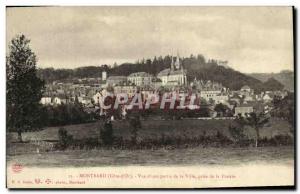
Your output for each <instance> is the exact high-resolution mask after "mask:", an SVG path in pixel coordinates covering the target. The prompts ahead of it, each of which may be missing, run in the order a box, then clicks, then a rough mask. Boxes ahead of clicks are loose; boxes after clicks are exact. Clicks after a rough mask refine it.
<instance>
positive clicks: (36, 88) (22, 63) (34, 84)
mask: <svg viewBox="0 0 300 194" xmlns="http://www.w3.org/2000/svg"><path fill="white" fill-rule="evenodd" d="M29 42H30V40H29V39H27V38H26V37H25V36H24V35H19V36H16V37H15V38H14V39H12V41H11V42H10V45H9V55H8V56H7V60H6V76H7V78H6V79H7V83H6V84H7V85H6V97H7V100H6V106H7V129H8V130H9V131H16V132H17V133H18V140H19V141H22V132H23V131H29V130H33V129H36V128H38V127H39V126H38V124H39V118H40V114H39V111H40V110H41V104H40V103H39V102H40V99H41V97H42V91H43V89H44V81H42V80H41V79H39V78H38V77H37V75H36V61H37V60H36V56H35V54H34V53H33V52H32V50H31V49H30V47H29Z"/></svg>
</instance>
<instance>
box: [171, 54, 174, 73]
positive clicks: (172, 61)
mask: <svg viewBox="0 0 300 194" xmlns="http://www.w3.org/2000/svg"><path fill="white" fill-rule="evenodd" d="M171 71H174V59H173V56H171Z"/></svg>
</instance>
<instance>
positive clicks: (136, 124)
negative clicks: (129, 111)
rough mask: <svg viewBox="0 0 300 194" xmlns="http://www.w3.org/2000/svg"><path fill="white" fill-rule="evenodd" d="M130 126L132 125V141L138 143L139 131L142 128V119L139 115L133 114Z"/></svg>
mask: <svg viewBox="0 0 300 194" xmlns="http://www.w3.org/2000/svg"><path fill="white" fill-rule="evenodd" d="M129 123H130V126H131V127H132V130H131V141H132V142H133V143H134V144H136V143H137V133H138V130H139V129H140V128H142V124H141V120H140V117H139V116H138V115H133V116H132V117H130V118H129Z"/></svg>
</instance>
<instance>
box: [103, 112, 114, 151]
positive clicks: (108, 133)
mask: <svg viewBox="0 0 300 194" xmlns="http://www.w3.org/2000/svg"><path fill="white" fill-rule="evenodd" d="M100 141H101V143H102V144H103V145H105V146H110V145H112V144H113V141H114V136H113V126H112V123H111V120H110V119H109V118H108V117H107V118H106V119H105V122H104V125H103V127H101V128H100Z"/></svg>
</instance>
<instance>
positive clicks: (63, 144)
mask: <svg viewBox="0 0 300 194" xmlns="http://www.w3.org/2000/svg"><path fill="white" fill-rule="evenodd" d="M58 139H59V142H58V145H57V146H58V147H57V148H58V149H60V150H65V149H66V148H67V147H69V146H70V145H71V144H72V143H73V136H72V135H68V131H67V130H66V129H64V128H60V129H59V130H58Z"/></svg>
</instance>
